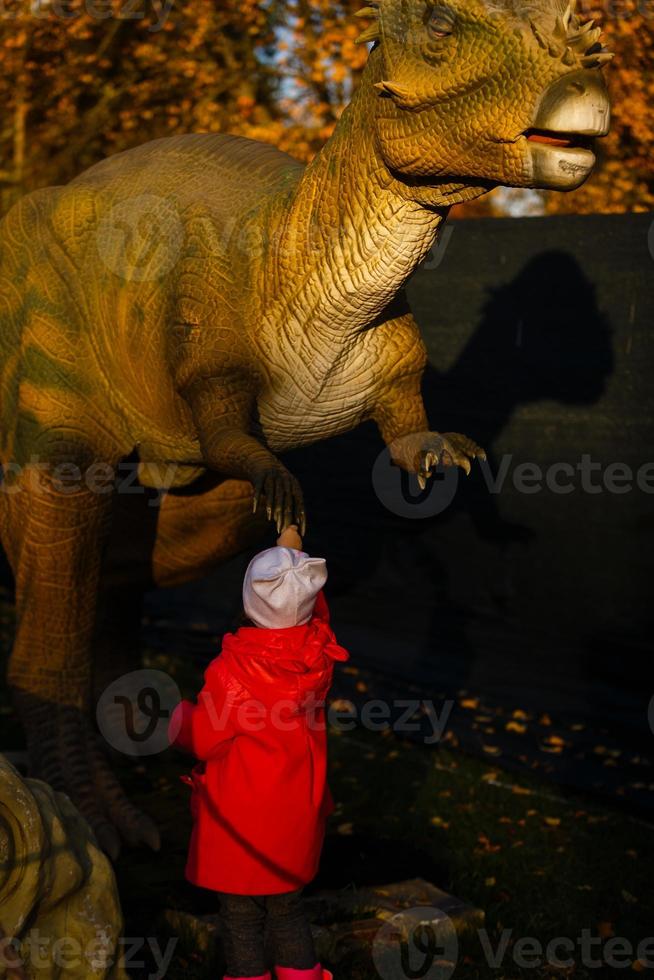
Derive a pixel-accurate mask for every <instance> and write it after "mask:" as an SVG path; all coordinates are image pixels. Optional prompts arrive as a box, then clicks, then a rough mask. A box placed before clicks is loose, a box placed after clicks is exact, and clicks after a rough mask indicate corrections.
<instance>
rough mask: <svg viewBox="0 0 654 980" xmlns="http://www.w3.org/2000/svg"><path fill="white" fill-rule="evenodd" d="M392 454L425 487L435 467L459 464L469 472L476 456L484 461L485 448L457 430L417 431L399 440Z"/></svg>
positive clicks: (468, 473) (393, 447) (392, 447)
mask: <svg viewBox="0 0 654 980" xmlns="http://www.w3.org/2000/svg"><path fill="white" fill-rule="evenodd" d="M391 454H392V456H393V459H394V461H395V462H396V463H398V465H400V466H403V467H404V468H405V469H407V470H409V472H413V473H416V475H417V477H418V484H419V485H420V488H421V489H422V490H424V489H425V488H426V486H427V481H428V480H429V478H430V477H431V476H432V474H433V472H434V469H435V467H436V466H438V465H439V464H440V465H441V466H460V467H461V469H462V470H464V472H465V473H466V475H467V476H469V475H470V472H471V469H472V462H473V461H474V460H475V459H479V460H485V459H486V453H485V452H484V450H483V449H482V448H481V447H480V446H478V445H477V443H475V442H473V441H472V439H468V437H467V436H464V435H461V434H459V433H458V432H448V433H446V434H445V435H441V434H440V433H439V432H428V433H415V434H414V435H410V436H405V437H403V438H401V439H398V440H396V442H395V443H393V445H392V446H391Z"/></svg>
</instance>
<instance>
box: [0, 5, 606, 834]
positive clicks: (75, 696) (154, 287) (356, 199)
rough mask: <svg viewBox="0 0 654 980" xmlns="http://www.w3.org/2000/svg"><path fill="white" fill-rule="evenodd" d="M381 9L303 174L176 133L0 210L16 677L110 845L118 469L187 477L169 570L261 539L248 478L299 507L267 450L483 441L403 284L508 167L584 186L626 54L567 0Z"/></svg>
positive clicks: (172, 498) (155, 551)
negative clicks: (432, 407) (95, 689)
mask: <svg viewBox="0 0 654 980" xmlns="http://www.w3.org/2000/svg"><path fill="white" fill-rule="evenodd" d="M366 14H367V15H369V16H371V17H372V18H373V19H374V23H373V25H372V27H370V28H369V29H368V30H367V31H366V32H365V33H364V40H365V39H367V40H376V41H378V43H377V44H376V45H375V47H374V49H373V51H372V53H371V56H370V59H369V64H368V67H367V70H366V72H365V74H364V78H363V81H362V84H361V86H360V88H359V90H358V92H357V94H356V96H355V98H354V100H353V103H352V105H351V106H350V107H349V109H348V110H347V111H346V112H345V113H344V115H343V117H342V119H341V121H340V123H339V125H338V127H337V129H336V132H335V134H334V136H333V137H332V139H331V140H330V141H329V142H328V144H327V145H326V146H325V148H324V149H323V151H322V152H321V153H320V154H319V155H318V156H317V158H316V159H315V160H314V162H313V163H312V164H311V165H310V166H308V167H307V168H306V169H304V168H303V167H302V166H301V165H300V164H299V163H297V162H296V161H294V160H293V159H291V158H290V157H288V156H286V155H285V154H283V153H280V152H278V151H277V150H275V149H274V148H272V147H270V146H267V145H263V144H257V143H254V142H251V141H248V140H244V139H238V138H232V137H228V136H222V135H220V136H215V135H195V136H183V137H174V138H171V139H164V140H158V141H156V142H154V143H149V144H147V145H145V146H142V147H140V148H138V149H135V150H132V151H129V152H127V153H122V154H118V155H116V156H114V157H112V158H110V159H108V160H105V161H104V162H102V163H100V164H99V165H97V166H95V167H93V168H91V169H90V170H89V171H87V172H86V173H84V174H82V175H81V176H80V177H79V178H77V179H76V180H74V181H73V182H72V183H71V184H69V185H68V186H66V187H58V188H49V189H46V190H41V191H37V192H36V193H34V194H31V195H29V196H28V197H26V198H25V199H23V200H22V201H21V202H19V203H18V204H17V205H16V207H15V208H14V209H13V210H12V211H11V212H10V213H9V214H8V215H7V216H6V217H5V219H4V221H3V223H2V226H1V230H0V369H1V385H2V407H1V417H0V421H1V430H2V431H1V436H2V460H3V462H4V464H5V471H6V481H7V493H5V494H3V495H2V501H1V514H0V519H1V522H2V524H1V533H2V541H3V544H4V547H5V549H6V551H7V554H8V557H9V560H10V562H11V564H12V567H13V570H14V573H15V577H16V589H17V609H18V628H17V635H16V642H15V648H14V652H13V656H12V660H11V665H10V674H9V676H10V682H11V684H12V686H13V689H14V692H15V696H16V703H17V705H18V707H19V709H20V711H21V712H22V714H23V717H24V721H25V725H26V729H27V733H28V740H29V745H30V750H31V754H32V759H33V762H34V767H35V769H36V771H37V773H38V774H39V775H41V776H43V777H44V778H46V779H47V780H49V781H50V782H51V783H52V784H53V785H54V786H55V787H56V788H59V789H65V790H66V791H67V792H68V793H69V794H70V795H71V797H72V799H73V800H74V802H75V803H76V804H77V805H78V806H79V807H80V809H81V810H82V812H83V813H84V814H85V815H86V816H87V817H88V819H89V820H90V821H91V823H92V824H93V826H94V827H95V828H96V832H97V833H98V835H99V838H100V840H101V842H102V844H103V846H104V847H105V848H106V849H107V850H109V851H110V852H111V853H115V852H116V849H117V847H118V844H119V836H118V833H117V831H116V828H117V829H118V832H119V833H120V834H121V835H122V836H123V837H125V838H126V839H127V840H129V841H132V842H136V841H138V840H147V841H149V842H150V843H151V844H152V845H153V846H156V844H157V835H156V830H155V828H154V825H153V824H152V823H151V822H150V821H149V820H148V818H146V817H144V816H143V815H142V814H139V813H137V811H136V810H134V808H133V807H132V806H131V804H129V802H128V801H127V800H126V798H125V797H124V796H123V794H122V792H121V791H120V788H119V787H118V785H117V783H116V782H115V780H114V779H113V776H112V774H111V772H110V770H109V768H108V766H107V764H106V762H104V760H103V759H102V758H101V756H100V755H99V753H98V750H97V748H96V746H95V743H94V741H93V738H92V735H91V731H90V725H89V721H88V709H89V706H90V700H91V690H92V685H93V676H92V673H93V672H92V666H91V664H92V657H91V645H92V638H93V631H94V627H95V625H96V622H97V610H98V594H99V592H100V591H101V586H102V583H103V581H104V576H106V575H107V570H106V562H105V564H104V565H103V561H102V555H103V549H104V546H105V544H106V543H107V542H108V543H109V549H108V553H110V554H113V555H114V556H118V557H120V554H121V549H122V547H123V545H124V546H125V547H128V545H129V542H128V541H127V540H126V539H125V540H123V539H120V540H116V539H115V538H113V537H112V534H111V528H112V524H113V526H114V528H115V527H116V526H117V525H116V516H115V515H116V501H115V497H116V493H115V488H114V483H113V481H112V477H111V470H110V468H111V467H116V466H117V465H118V464H119V463H120V461H121V460H124V459H125V458H127V457H133V456H134V455H135V454H137V455H138V458H139V460H140V476H141V482H142V484H143V485H144V486H150V487H153V486H154V487H156V486H159V485H164V486H168V487H170V488H172V489H171V493H169V495H168V496H167V497H166V498H165V499H164V502H163V506H162V508H161V511H160V514H159V518H158V526H157V528H156V529H155V531H154V534H153V539H152V542H151V549H150V551H149V552H148V553H146V557H145V559H143V558H142V559H141V561H142V564H143V565H144V567H145V566H147V568H146V571H147V574H148V575H150V576H151V578H152V579H153V580H154V581H155V582H157V583H159V584H167V583H170V582H179V581H183V580H185V579H188V578H190V577H192V576H193V575H194V574H197V572H198V571H201V570H204V569H205V568H206V567H208V566H209V565H210V564H211V563H212V562H215V561H220V560H222V559H224V558H226V557H228V556H230V555H232V554H234V553H236V552H237V551H239V550H240V549H241V548H243V547H245V546H248V545H249V544H251V543H253V542H254V540H256V537H257V534H258V533H259V532H260V529H261V523H262V516H261V515H260V514H259V513H257V514H255V515H253V514H252V508H253V499H254V506H255V508H257V507H258V504H259V503H260V502H261V503H265V510H266V515H267V517H268V518H269V519H270V518H272V519H274V520H275V521H276V522H277V524H278V525H279V524H281V523H288V522H291V521H294V520H295V521H299V522H300V523H304V507H303V503H302V492H301V489H300V487H299V486H298V484H297V481H296V480H295V479H294V478H293V476H292V475H291V474H290V473H289V472H288V471H287V470H286V468H285V467H284V466H283V465H282V463H281V462H280V461H279V459H278V458H277V456H276V454H277V453H279V452H281V451H283V450H287V449H290V448H293V447H297V446H302V445H307V444H310V443H313V442H315V441H317V440H320V439H325V438H327V437H329V436H333V435H336V434H338V433H342V432H346V431H348V430H350V429H352V428H354V427H355V426H356V425H358V424H359V423H360V422H362V421H363V420H365V419H375V420H376V422H377V423H378V425H379V429H380V431H381V435H382V437H383V439H384V440H385V442H386V443H387V444H388V445H389V446H390V447H391V452H392V454H393V457H394V459H395V461H396V462H397V463H398V464H399V465H402V466H403V467H405V468H406V469H407V470H409V471H413V472H417V473H418V474H419V478H420V479H421V480H422V481H423V482H424V481H425V480H426V479H427V478H428V476H429V475H430V473H431V470H432V468H433V466H434V465H435V464H436V463H438V462H441V463H445V464H448V465H460V466H462V467H464V468H465V469H466V470H469V468H470V461H471V460H472V459H474V458H475V457H479V456H481V455H483V454H482V450H480V449H479V448H478V447H477V446H476V445H475V444H474V443H473V442H471V441H470V440H468V439H466V437H464V436H459V435H449V436H442V435H440V434H439V433H437V432H430V430H429V425H428V421H427V418H426V415H425V410H424V406H423V402H422V397H421V394H420V384H421V378H422V373H423V369H424V366H425V359H426V355H425V349H424V346H423V343H422V341H421V338H420V334H419V332H418V329H417V326H416V324H415V322H414V320H413V318H412V316H411V314H410V312H409V310H408V308H407V307H406V301H405V299H404V294H403V286H404V284H405V282H406V280H407V278H408V277H409V276H410V274H411V272H412V271H413V270H414V269H415V268H416V266H417V265H418V264H419V263H420V261H421V260H422V259H423V258H424V257H425V256H426V255H427V253H428V252H429V250H430V248H431V247H432V245H433V244H434V242H435V240H436V239H437V237H438V234H439V231H440V229H441V227H442V224H443V221H444V219H445V217H446V216H447V212H448V208H449V207H450V206H451V205H452V204H453V203H455V202H459V201H463V200H469V199H471V198H473V197H476V196H478V195H480V194H483V193H484V192H485V191H487V190H489V189H490V188H492V187H493V186H495V185H497V184H507V185H511V186H516V187H549V188H556V189H559V190H566V189H571V188H574V187H576V186H578V185H579V184H580V183H582V182H583V180H584V179H585V178H586V177H587V176H588V174H589V173H590V172H591V169H592V167H593V164H594V159H595V158H594V156H593V153H592V151H591V149H590V147H589V146H588V145H586V143H589V142H590V140H589V137H590V136H592V135H603V134H604V133H606V131H607V128H608V117H609V107H608V100H607V97H606V92H605V88H604V84H603V81H602V78H601V73H600V71H599V70H598V69H599V68H600V66H601V64H602V63H603V62H604V61H605V60H607V59H608V57H609V55H608V53H605V52H604V51H603V50H602V48H601V45H600V44H599V42H598V40H597V33H598V32H596V31H594V30H587V29H586V28H583V27H582V26H581V25H580V24H579V22H578V20H577V18H576V17H575V16H574V13H573V11H572V10H571V9H570V8H564V7H560V8H559V7H558V6H557V5H556V3H554V2H546V0H492V2H491V0H488V2H482V0H452V2H448V4H447V5H446V6H441V5H440V4H439V3H436V2H434V0H380V2H379V3H378V4H377V3H375V5H374V6H373V7H370V8H367V11H366ZM571 134H577V135H576V136H575V135H571ZM137 218H138V219H139V220H140V222H141V224H140V226H138V227H136V225H135V224H134V222H135V220H136V219H137ZM148 221H150V222H153V221H155V222H157V223H158V224H157V225H156V226H153V228H152V233H151V234H150V235H149V236H148V234H147V227H146V228H144V227H143V225H144V223H145V225H147V222H148ZM125 225H127V226H130V225H132V226H133V227H132V232H133V235H132V239H131V240H130V241H128V242H127V246H128V247H127V248H123V246H124V244H125V242H124V240H123V239H122V238H121V228H123V230H125V227H124V226H125ZM157 229H158V230H157ZM127 231H129V227H128V228H127ZM99 462H101V463H103V464H107V466H106V467H105V469H104V470H102V471H100V472H98V470H97V464H98V463H99ZM58 464H67V467H68V469H67V470H65V471H62V470H61V469H59V470H57V465H58ZM74 467H77V468H78V475H79V474H81V475H82V476H84V477H86V476H88V475H89V474H90V473H92V474H93V480H92V483H93V487H92V488H89V486H87V485H86V484H85V483H84V482H83V481H82V482H80V481H79V480H77V481H75V479H74V476H75V470H74ZM62 472H63V473H64V474H65V475H67V477H68V478H69V483H68V484H66V485H65V486H64V485H62V480H61V474H62ZM57 474H58V475H59V479H57ZM207 480H208V481H209V484H208V485H207V489H206V490H204V491H198V492H197V493H196V494H195V495H193V494H191V495H190V496H188V497H186V496H185V497H180V496H179V495H178V491H179V488H181V487H185V486H186V487H191V489H193V488H194V487H203V486H204V485H205V484H203V483H202V482H201V481H207ZM71 481H72V482H71ZM198 481H200V482H198ZM64 482H65V481H64ZM87 482H88V481H87ZM176 488H177V489H176ZM253 488H254V491H255V493H254V498H253ZM260 509H261V508H260ZM123 553H124V554H127V553H128V552H123ZM106 655H107V651H106V650H105V652H104V654H103V656H106ZM62 733H63V734H62ZM72 744H74V745H75V746H76V748H75V751H72V750H71V748H70V746H71V745H72Z"/></svg>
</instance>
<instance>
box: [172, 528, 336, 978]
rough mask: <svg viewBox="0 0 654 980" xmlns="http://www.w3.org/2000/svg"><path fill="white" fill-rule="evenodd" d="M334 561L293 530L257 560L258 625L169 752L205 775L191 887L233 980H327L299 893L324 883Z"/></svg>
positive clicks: (253, 583) (254, 608) (185, 707)
mask: <svg viewBox="0 0 654 980" xmlns="http://www.w3.org/2000/svg"><path fill="white" fill-rule="evenodd" d="M326 580H327V567H326V563H325V561H324V559H322V558H310V557H309V555H307V554H305V553H304V552H303V551H302V539H301V538H300V535H299V534H298V530H297V528H296V527H295V526H291V527H289V528H287V529H286V530H285V531H284V533H283V534H282V535H281V537H280V538H279V539H278V541H277V547H276V548H269V549H268V550H267V551H263V552H261V554H259V555H257V556H256V557H255V558H254V559H253V560H252V561H251V562H250V565H249V566H248V569H247V572H246V574H245V581H244V583H243V605H244V609H245V615H246V616H247V618H248V620H249V622H250V624H251V625H246V626H243V627H241V628H240V629H239V630H238V631H237V632H236V633H234V634H227V635H226V636H225V638H224V640H223V646H222V652H221V654H220V656H218V657H216V659H215V660H213V661H212V663H211V664H210V665H209V667H208V668H207V671H206V673H205V676H204V679H205V685H204V687H203V689H202V691H201V692H200V694H199V696H198V703H197V705H194V704H192V703H191V702H189V701H182V702H181V704H179V705H178V706H177V708H176V709H175V711H174V712H173V715H172V717H171V720H170V729H169V732H170V738H171V742H173V743H174V744H175V745H178V746H179V747H180V748H183V749H185V750H186V751H188V752H191V753H192V754H193V755H194V756H195V757H196V758H197V759H199V760H201V764H200V765H199V766H197V767H196V769H195V770H194V772H193V774H192V776H191V777H190V779H189V781H190V782H191V784H192V786H193V793H192V800H191V809H192V813H193V817H194V826H193V833H192V835H191V842H190V848H189V855H188V861H187V865H186V877H187V878H188V880H189V881H191V882H192V883H193V884H195V885H199V886H201V887H203V888H210V889H212V890H214V891H216V892H219V893H220V910H221V919H222V923H223V938H224V947H225V957H226V961H227V973H228V976H226V977H225V980H242V978H246V977H247V978H256V980H271V974H270V972H269V970H268V964H267V963H266V956H265V951H264V929H265V931H266V936H267V937H269V938H270V944H271V949H272V952H273V955H274V958H275V976H276V977H277V980H331V974H330V973H328V971H327V970H323V969H322V967H321V966H320V964H319V963H317V962H316V954H315V951H314V946H313V940H312V936H311V929H310V926H309V923H308V921H307V918H306V916H305V912H304V907H303V902H302V888H303V886H304V885H306V884H308V883H309V882H310V881H311V880H312V878H313V877H314V876H315V874H316V871H317V869H318V862H319V860H320V852H321V849H322V844H323V839H324V834H325V820H326V818H327V816H328V814H329V813H330V812H331V810H332V809H333V804H332V800H331V795H330V792H329V788H328V786H327V778H326V769H327V737H326V724H325V709H324V700H325V698H326V695H327V692H328V690H329V687H330V685H331V681H332V673H333V667H334V661H335V660H341V661H343V660H347V659H348V654H347V652H346V651H345V650H344V649H343V648H342V647H340V646H338V644H337V643H336V640H335V638H334V634H333V632H332V630H331V629H330V626H329V613H328V609H327V604H326V602H325V598H324V596H323V594H322V591H321V590H322V587H323V586H324V584H325V582H326Z"/></svg>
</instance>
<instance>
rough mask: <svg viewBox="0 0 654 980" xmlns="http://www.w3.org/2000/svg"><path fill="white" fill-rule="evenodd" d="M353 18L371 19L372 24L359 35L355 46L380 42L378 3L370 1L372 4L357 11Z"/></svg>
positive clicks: (373, 0)
mask: <svg viewBox="0 0 654 980" xmlns="http://www.w3.org/2000/svg"><path fill="white" fill-rule="evenodd" d="M354 16H355V17H372V18H373V23H372V24H370V26H369V27H366V29H365V30H364V31H363V32H362V33H361V34H360V35H359V37H358V38H357V39H356V41H355V42H354V43H355V44H370V43H371V42H372V43H374V42H376V41H380V40H381V31H380V26H379V3H377V2H375V0H372V2H371V3H370V4H369V5H368V6H367V7H363V8H362V9H361V10H357V12H356V14H355V15H354Z"/></svg>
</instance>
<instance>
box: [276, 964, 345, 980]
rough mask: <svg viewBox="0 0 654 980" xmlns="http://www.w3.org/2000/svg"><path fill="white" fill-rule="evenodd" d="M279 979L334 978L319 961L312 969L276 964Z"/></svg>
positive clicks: (311, 979)
mask: <svg viewBox="0 0 654 980" xmlns="http://www.w3.org/2000/svg"><path fill="white" fill-rule="evenodd" d="M275 976H276V977H277V980H334V977H333V975H332V974H331V973H330V972H329V970H325V969H323V967H322V966H321V965H320V963H317V964H316V966H314V967H313V968H312V969H311V970H293V969H291V967H289V966H276V967H275Z"/></svg>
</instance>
